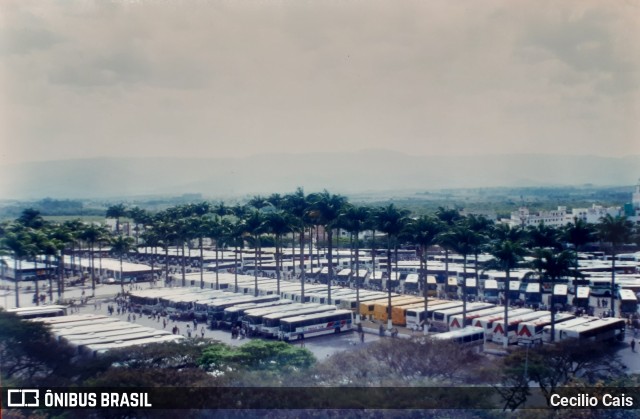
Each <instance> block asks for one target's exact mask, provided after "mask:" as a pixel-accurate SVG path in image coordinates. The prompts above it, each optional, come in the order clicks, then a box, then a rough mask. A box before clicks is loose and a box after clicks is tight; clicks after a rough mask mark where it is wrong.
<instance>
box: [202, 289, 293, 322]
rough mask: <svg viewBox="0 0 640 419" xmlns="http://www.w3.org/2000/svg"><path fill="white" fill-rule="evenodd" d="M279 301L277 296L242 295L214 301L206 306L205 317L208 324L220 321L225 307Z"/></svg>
mask: <svg viewBox="0 0 640 419" xmlns="http://www.w3.org/2000/svg"><path fill="white" fill-rule="evenodd" d="M279 300H280V296H279V295H262V296H259V297H252V296H249V295H242V296H238V297H232V298H227V299H221V300H214V301H213V302H212V303H211V304H207V316H208V319H209V321H210V322H216V321H220V320H222V318H223V316H224V309H225V308H227V307H233V306H237V305H240V304H246V303H266V302H270V301H279Z"/></svg>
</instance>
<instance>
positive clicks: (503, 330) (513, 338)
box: [491, 310, 551, 345]
mask: <svg viewBox="0 0 640 419" xmlns="http://www.w3.org/2000/svg"><path fill="white" fill-rule="evenodd" d="M550 314H551V312H550V311H546V310H540V311H534V312H531V313H528V314H522V315H520V316H515V317H512V316H509V325H508V326H505V322H504V319H502V320H499V321H497V322H495V323H493V332H492V334H491V340H492V341H493V342H494V343H497V344H503V343H504V341H505V339H507V345H510V344H512V343H517V341H518V334H517V333H518V325H519V324H520V323H522V322H525V321H529V320H534V319H539V318H540V317H544V316H548V315H550Z"/></svg>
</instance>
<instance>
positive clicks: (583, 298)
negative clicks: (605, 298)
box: [573, 285, 591, 308]
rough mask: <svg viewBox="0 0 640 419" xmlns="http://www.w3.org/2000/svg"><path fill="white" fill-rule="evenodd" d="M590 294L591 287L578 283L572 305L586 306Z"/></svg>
mask: <svg viewBox="0 0 640 419" xmlns="http://www.w3.org/2000/svg"><path fill="white" fill-rule="evenodd" d="M590 294H591V289H590V288H589V287H588V286H584V285H580V286H578V287H576V296H575V297H574V299H573V305H574V306H576V307H582V308H588V307H589V295H590Z"/></svg>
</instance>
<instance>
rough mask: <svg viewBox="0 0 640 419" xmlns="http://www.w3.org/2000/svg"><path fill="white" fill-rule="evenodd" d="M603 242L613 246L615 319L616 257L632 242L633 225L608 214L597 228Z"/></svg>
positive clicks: (612, 293) (612, 281) (612, 306)
mask: <svg viewBox="0 0 640 419" xmlns="http://www.w3.org/2000/svg"><path fill="white" fill-rule="evenodd" d="M596 228H597V230H598V237H599V238H600V240H601V241H603V242H605V243H610V244H611V295H610V298H611V317H615V306H614V302H615V298H616V293H615V282H616V255H617V253H618V249H619V247H620V246H621V245H623V244H625V243H627V242H628V241H629V240H631V232H632V230H633V224H632V223H631V222H630V221H629V220H627V218H626V217H621V216H617V217H613V216H611V215H610V214H607V215H606V216H605V217H602V218H601V219H600V223H599V224H598V225H597V226H596Z"/></svg>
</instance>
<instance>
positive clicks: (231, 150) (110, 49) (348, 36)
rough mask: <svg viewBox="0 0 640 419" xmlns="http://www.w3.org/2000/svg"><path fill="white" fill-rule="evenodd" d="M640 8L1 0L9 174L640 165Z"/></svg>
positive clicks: (491, 0)
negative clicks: (133, 165) (71, 166)
mask: <svg viewBox="0 0 640 419" xmlns="http://www.w3.org/2000/svg"><path fill="white" fill-rule="evenodd" d="M639 51H640V1H638V0H626V1H625V0H621V1H615V2H611V1H591V0H563V1H562V2H557V1H544V0H543V1H540V0H534V1H529V0H522V1H518V2H513V1H509V0H483V1H475V0H474V1H471V0H466V1H465V0H460V1H450V0H429V1H426V0H425V1H417V0H400V1H391V0H388V1H379V0H368V1H356V0H346V1H336V0H328V1H320V0H307V1H300V0H290V1H266V0H260V1H250V0H249V1H229V0H211V1H206V0H192V1H186V0H183V1H181V0H156V1H152V0H149V1H144V0H137V1H136V0H121V1H118V0H116V1H97V0H95V1H92V0H65V1H47V0H3V1H2V2H1V3H0V88H1V94H0V164H3V165H6V164H10V163H20V162H25V161H43V160H58V159H68V158H72V159H76V158H86V157H128V156H136V157H138V156H153V157H156V156H170V157H171V156H173V157H227V156H229V157H242V156H247V155H256V154H263V153H305V152H318V151H333V152H351V151H358V150H365V149H393V150H397V151H401V152H405V153H408V154H414V155H443V154H446V155H451V154H467V155H468V154H477V153H482V154H511V153H550V154H588V155H596V156H612V157H617V156H625V155H629V154H640V118H638V116H639V115H640V112H639V111H640V88H639V83H638V82H639V80H640V76H639V70H640V54H639V53H638V52H639Z"/></svg>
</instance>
